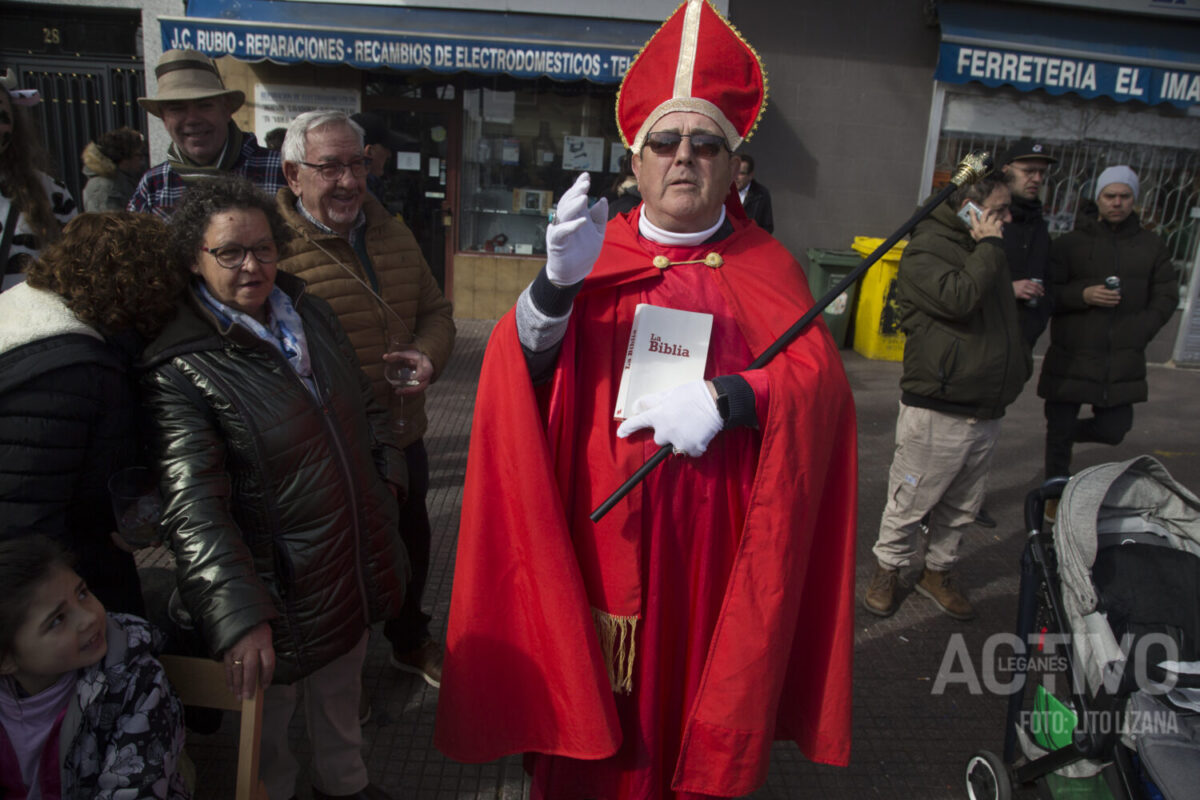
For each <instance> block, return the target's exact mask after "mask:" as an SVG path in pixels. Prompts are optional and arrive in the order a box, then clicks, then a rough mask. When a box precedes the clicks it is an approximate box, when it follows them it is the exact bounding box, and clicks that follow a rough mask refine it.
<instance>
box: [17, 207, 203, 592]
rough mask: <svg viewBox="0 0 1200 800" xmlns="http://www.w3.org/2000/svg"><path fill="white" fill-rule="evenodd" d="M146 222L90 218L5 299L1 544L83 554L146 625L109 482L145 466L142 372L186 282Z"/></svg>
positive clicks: (89, 575)
mask: <svg viewBox="0 0 1200 800" xmlns="http://www.w3.org/2000/svg"><path fill="white" fill-rule="evenodd" d="M166 239H167V231H166V227H165V225H164V224H163V223H162V222H160V221H158V220H157V219H156V218H154V217H152V216H150V215H148V214H134V213H130V212H124V211H122V212H118V213H110V214H84V215H82V216H80V217H78V218H76V219H74V220H72V221H71V222H70V223H69V224H68V225H67V227H66V229H65V231H64V235H63V238H62V239H61V240H60V241H58V242H57V243H55V244H54V245H51V246H50V247H49V248H48V249H47V250H46V251H45V253H44V254H43V255H42V258H41V259H40V260H39V261H37V262H34V264H33V265H32V266H31V267H30V268H29V273H28V281H27V282H26V283H23V284H20V285H18V286H16V287H14V288H13V289H10V290H9V291H7V292H4V293H3V294H0V453H3V454H4V455H3V458H0V537H6V536H8V535H9V533H10V532H11V531H14V530H18V529H37V530H39V531H43V532H45V533H47V534H49V535H51V536H53V537H54V538H55V539H56V540H57V541H58V542H59V543H60V544H62V545H63V546H64V547H66V548H67V549H69V550H71V551H73V553H74V554H75V555H76V556H77V559H78V563H79V565H80V574H81V575H82V576H83V577H84V578H85V579H86V580H87V582H88V584H89V585H90V586H91V587H92V589H93V591H95V593H96V595H97V596H98V597H99V598H100V599H101V601H102V602H103V603H104V605H105V606H106V607H108V608H109V609H110V610H113V611H122V612H130V613H135V614H141V613H143V612H142V600H141V594H140V592H139V589H138V579H137V571H136V569H135V567H134V561H133V556H132V555H131V554H130V553H129V552H126V551H125V550H123V549H121V548H119V547H118V546H117V544H116V543H115V542H114V540H113V539H112V538H111V534H112V532H113V531H114V530H116V524H115V521H114V519H113V512H112V506H111V503H110V500H109V495H108V486H107V484H108V479H109V477H110V476H111V475H112V474H113V473H114V472H117V471H118V470H120V469H123V468H125V467H129V466H135V465H137V464H139V463H141V462H142V452H141V446H140V443H139V433H140V432H141V430H140V427H141V426H140V417H141V415H140V413H139V408H138V403H137V395H136V382H135V380H134V378H133V376H132V370H131V367H132V364H133V362H134V360H135V358H136V357H137V356H138V354H139V353H140V352H141V349H142V345H143V344H144V342H145V341H146V340H148V339H149V338H151V337H153V336H155V335H156V334H157V333H158V331H159V330H160V329H161V328H162V327H163V325H164V324H165V323H166V322H167V320H168V319H169V318H170V317H171V316H172V315H173V314H174V308H175V305H176V303H177V302H178V299H179V297H180V295H181V293H182V291H183V288H184V285H185V282H186V281H185V278H184V277H183V276H181V275H180V274H179V273H178V272H176V271H175V270H172V269H169V268H168V267H167V266H166V265H167V263H168V261H169V259H168V256H167V247H166Z"/></svg>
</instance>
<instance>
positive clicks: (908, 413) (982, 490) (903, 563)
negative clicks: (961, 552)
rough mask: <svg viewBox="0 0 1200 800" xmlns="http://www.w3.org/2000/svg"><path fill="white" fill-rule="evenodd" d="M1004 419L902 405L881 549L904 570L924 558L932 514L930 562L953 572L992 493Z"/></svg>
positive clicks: (886, 560)
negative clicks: (968, 530)
mask: <svg viewBox="0 0 1200 800" xmlns="http://www.w3.org/2000/svg"><path fill="white" fill-rule="evenodd" d="M999 432H1000V420H998V419H975V418H973V417H960V416H956V415H954V414H945V413H943V412H941V411H932V410H930V409H927V408H916V407H913V406H906V405H904V404H903V403H901V404H900V414H899V416H898V417H897V418H896V452H895V454H894V455H893V457H892V468H891V471H890V472H889V475H888V497H887V505H886V506H885V507H884V509H883V519H881V520H880V522H879V538H878V539H877V540H876V542H875V547H874V550H873V552H874V553H875V557H876V558H877V559H879V563H880V564H882V565H883V566H885V567H890V568H892V569H904V568H906V567H908V566H910V565H911V564H913V563H914V562H915V561H916V560H917V559H916V556H917V544H918V541H919V539H918V537H919V536H920V532H921V519H922V518H923V517H924V516H925V515H926V514H928V515H929V548H928V550H927V551H926V553H925V566H926V567H927V568H929V569H933V570H938V571H945V570H948V569H950V567H952V566H954V562H955V560H956V559H957V558H958V545H959V542H960V541H962V534H963V529H964V528H965V527H966V526H967V525H969V524H970V523H971V522H973V521H974V520H975V515H976V514H977V513H979V508H980V506H982V505H983V499H984V497H985V496H986V494H987V477H988V470H989V468H990V466H991V462H992V449H993V446H994V445H995V444H996V437H997V435H998V434H999Z"/></svg>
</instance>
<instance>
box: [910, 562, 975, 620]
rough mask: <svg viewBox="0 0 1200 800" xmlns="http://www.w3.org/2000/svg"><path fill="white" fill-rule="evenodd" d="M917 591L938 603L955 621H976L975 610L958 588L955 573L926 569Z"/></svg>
mask: <svg viewBox="0 0 1200 800" xmlns="http://www.w3.org/2000/svg"><path fill="white" fill-rule="evenodd" d="M915 588H916V590H917V591H918V592H920V593H921V594H923V595H925V596H926V597H928V598H929V599H930V600H932V601H933V602H935V603H937V605H938V608H940V609H942V611H944V612H946V613H947V614H949V615H950V616H952V617H954V618H955V619H961V620H964V621H965V620H969V619H975V608H974V607H973V606H972V605H971V601H970V600H968V599H967V596H966V595H965V594H963V593H962V591H961V590H959V588H958V579H957V576H955V574H954V573H952V572H949V571H946V572H938V571H937V570H932V569H929V568H928V567H926V568H925V573H924V574H923V575H921V580H920V581H918V582H917V585H916V587H915Z"/></svg>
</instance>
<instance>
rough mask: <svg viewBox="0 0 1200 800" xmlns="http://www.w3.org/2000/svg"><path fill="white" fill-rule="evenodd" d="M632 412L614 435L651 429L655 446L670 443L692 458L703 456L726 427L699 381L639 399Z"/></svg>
mask: <svg viewBox="0 0 1200 800" xmlns="http://www.w3.org/2000/svg"><path fill="white" fill-rule="evenodd" d="M631 411H632V412H633V416H632V417H630V418H629V419H627V420H625V421H624V422H622V423H621V427H619V428H617V436H619V437H621V438H622V439H624V438H625V437H627V436H629V434H631V433H633V432H634V431H640V430H641V429H642V428H653V429H654V443H655V444H657V445H660V446H661V445H664V444H669V445H671V446H672V447H674V448H675V450H676V451H677V452H678V451H683V452H684V453H687V454H688V455H689V456H692V457H693V458H694V457H696V456H701V455H703V454H704V451H705V450H707V449H708V443H709V442H711V441H712V438H713V437H714V436H716V435H717V432H718V431H719V430H721V428H722V427H724V424H725V423H724V422H723V421H722V420H721V414H720V412H718V411H717V401H716V400H714V399H713V396H712V392H710V391H709V389H708V383H707V382H706V381H703V380H700V379H697V380H694V381H690V382H689V383H685V384H683V385H681V386H676V387H675V388H674V389H668V390H667V391H665V392H657V393H655V394H648V395H646V396H645V397H639V398H638V399H637V402H635V403H634V404H633V408H632V409H631Z"/></svg>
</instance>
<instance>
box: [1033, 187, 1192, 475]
mask: <svg viewBox="0 0 1200 800" xmlns="http://www.w3.org/2000/svg"><path fill="white" fill-rule="evenodd" d="M1138 188H1139V186H1138V176H1137V173H1135V172H1134V171H1133V170H1132V169H1130V168H1129V167H1127V166H1114V167H1109V168H1108V169H1106V170H1104V171H1103V172H1101V173H1100V177H1099V178H1097V180H1096V204H1097V207H1098V211H1097V216H1096V217H1095V218H1094V219H1085V220H1083V221H1082V222H1081V223H1080V224H1079V225H1078V226H1077V227H1076V229H1075V230H1074V231H1072V232H1071V233H1068V234H1066V235H1065V236H1061V237H1059V238H1058V239H1057V240H1056V241H1055V242H1054V244H1053V246H1052V248H1051V251H1050V267H1051V274H1052V276H1053V279H1054V285H1053V292H1054V316H1053V317H1052V318H1051V322H1050V349H1049V350H1048V351H1047V352H1046V359H1045V361H1043V362H1042V375H1041V378H1040V380H1039V381H1038V395H1039V396H1040V397H1042V398H1044V399H1045V400H1046V477H1048V478H1049V477H1053V476H1056V475H1069V474H1070V468H1071V449H1072V446H1073V445H1074V443H1075V442H1103V443H1105V444H1113V445H1115V444H1120V442H1121V441H1122V440H1123V439H1124V438H1125V434H1126V433H1128V432H1129V430H1130V429H1131V428H1132V427H1133V404H1134V403H1140V402H1143V401H1145V400H1146V397H1147V387H1146V345H1147V344H1149V343H1150V341H1151V340H1152V339H1153V338H1154V335H1155V334H1156V333H1158V330H1159V328H1161V327H1162V326H1163V325H1164V324H1165V323H1166V321H1167V320H1168V319H1170V317H1171V314H1172V312H1174V310H1175V306H1176V303H1177V301H1178V289H1177V288H1176V280H1175V267H1174V265H1173V264H1172V263H1171V258H1170V254H1169V253H1168V252H1167V246H1166V244H1165V243H1164V242H1163V240H1162V239H1161V238H1159V237H1158V236H1157V235H1156V234H1153V233H1151V232H1150V231H1148V230H1145V229H1144V228H1142V224H1141V221H1140V220H1139V219H1138V215H1137V213H1136V212H1134V210H1133V204H1134V202H1135V201H1136V200H1137V195H1138ZM1084 403H1088V404H1090V405H1091V406H1092V414H1093V415H1092V416H1091V417H1088V418H1086V419H1079V418H1078V417H1079V410H1080V407H1081V406H1082V405H1083V404H1084Z"/></svg>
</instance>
